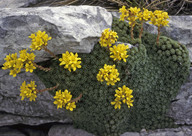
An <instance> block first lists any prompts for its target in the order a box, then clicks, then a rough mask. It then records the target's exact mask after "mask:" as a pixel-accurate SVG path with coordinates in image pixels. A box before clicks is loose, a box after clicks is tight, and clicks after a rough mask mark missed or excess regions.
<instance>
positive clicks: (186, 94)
mask: <svg viewBox="0 0 192 136" xmlns="http://www.w3.org/2000/svg"><path fill="white" fill-rule="evenodd" d="M190 71H191V72H190V77H189V79H188V82H187V83H185V84H184V85H183V86H182V87H181V89H180V92H179V94H178V95H177V97H176V98H175V100H173V102H172V103H171V106H170V109H169V113H168V115H169V116H170V117H172V118H174V119H175V122H176V124H182V125H183V124H187V125H192V68H191V69H190Z"/></svg>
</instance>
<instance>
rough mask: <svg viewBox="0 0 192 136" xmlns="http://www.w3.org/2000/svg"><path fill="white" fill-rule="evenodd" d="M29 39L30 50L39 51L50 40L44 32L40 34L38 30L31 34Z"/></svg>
mask: <svg viewBox="0 0 192 136" xmlns="http://www.w3.org/2000/svg"><path fill="white" fill-rule="evenodd" d="M29 38H31V39H32V43H31V46H30V48H31V49H32V50H41V49H42V47H43V46H47V42H48V41H49V40H51V37H49V36H48V35H47V34H46V32H45V31H43V32H41V31H40V30H38V31H37V32H36V33H34V34H31V35H30V36H29Z"/></svg>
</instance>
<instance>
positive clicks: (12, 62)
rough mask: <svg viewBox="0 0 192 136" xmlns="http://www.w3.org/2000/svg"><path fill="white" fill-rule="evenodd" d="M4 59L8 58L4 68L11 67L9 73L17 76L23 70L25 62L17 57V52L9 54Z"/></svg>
mask: <svg viewBox="0 0 192 136" xmlns="http://www.w3.org/2000/svg"><path fill="white" fill-rule="evenodd" d="M4 60H6V62H5V63H4V64H3V67H2V69H4V70H6V69H10V73H9V75H12V76H13V77H16V76H17V74H18V73H19V72H20V71H21V68H23V63H22V61H21V60H19V59H18V58H17V53H15V54H9V55H7V56H6V58H5V59H4Z"/></svg>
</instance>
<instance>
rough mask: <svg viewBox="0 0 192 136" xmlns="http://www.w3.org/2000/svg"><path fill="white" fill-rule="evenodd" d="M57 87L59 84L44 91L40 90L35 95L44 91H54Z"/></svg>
mask: <svg viewBox="0 0 192 136" xmlns="http://www.w3.org/2000/svg"><path fill="white" fill-rule="evenodd" d="M58 86H59V84H57V85H56V86H54V87H51V88H45V89H42V90H37V93H42V92H45V91H50V90H55V89H57V88H58Z"/></svg>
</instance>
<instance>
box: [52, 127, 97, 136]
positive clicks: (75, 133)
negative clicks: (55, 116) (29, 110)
mask: <svg viewBox="0 0 192 136" xmlns="http://www.w3.org/2000/svg"><path fill="white" fill-rule="evenodd" d="M48 136H95V135H93V134H90V133H88V132H86V131H84V130H81V129H75V128H74V127H73V126H71V125H54V126H52V127H51V129H50V130H49V132H48Z"/></svg>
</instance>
